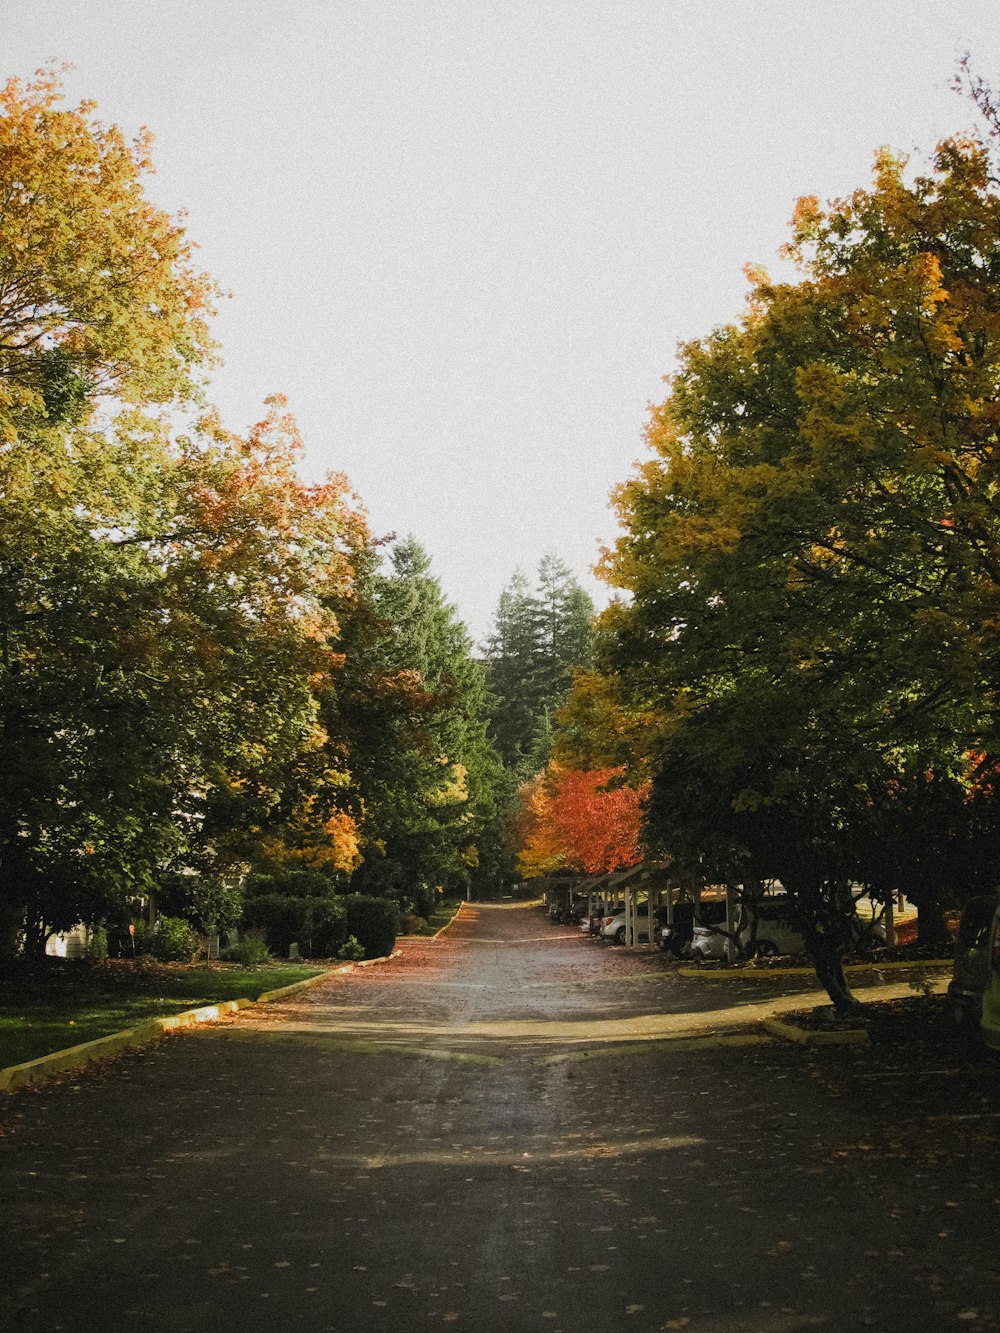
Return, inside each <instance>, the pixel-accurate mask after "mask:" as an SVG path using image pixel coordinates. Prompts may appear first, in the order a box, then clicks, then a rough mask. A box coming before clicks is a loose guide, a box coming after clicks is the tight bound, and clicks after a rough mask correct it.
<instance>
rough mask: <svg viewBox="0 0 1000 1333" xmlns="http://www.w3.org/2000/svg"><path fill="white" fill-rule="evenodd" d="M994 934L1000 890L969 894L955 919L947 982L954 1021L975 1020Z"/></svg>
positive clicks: (999, 919) (999, 930) (999, 921)
mask: <svg viewBox="0 0 1000 1333" xmlns="http://www.w3.org/2000/svg"><path fill="white" fill-rule="evenodd" d="M998 934H1000V893H989V894H983V895H982V896H980V897H978V898H970V900H969V901H968V902H967V903H966V904H965V908H964V909H963V911H962V919H961V921H960V922H959V926H958V940H957V941H956V943H955V967H954V971H953V973H952V978H951V983H950V984H949V986H948V1004H949V1007H950V1010H951V1015H952V1017H953V1018H954V1020H955V1022H956V1023H962V1024H968V1025H969V1026H973V1025H975V1024H978V1023H979V1020H980V1017H981V1014H982V1008H983V994H984V992H985V990H986V988H987V986H988V985H989V983H990V973H991V971H992V964H993V952H994V947H995V944H996V941H997V936H998Z"/></svg>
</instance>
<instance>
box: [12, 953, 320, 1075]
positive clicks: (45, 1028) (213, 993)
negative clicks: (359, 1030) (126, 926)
mask: <svg viewBox="0 0 1000 1333" xmlns="http://www.w3.org/2000/svg"><path fill="white" fill-rule="evenodd" d="M322 970H323V969H322V968H318V967H307V966H288V965H281V964H275V965H269V966H262V967H254V968H247V967H241V966H240V965H239V964H238V963H217V964H216V963H212V964H197V963H195V964H190V965H185V964H177V965H171V964H164V963H145V962H143V963H132V962H119V961H113V962H108V963H94V964H89V963H85V962H66V961H65V960H63V959H55V958H53V959H47V960H46V964H45V966H43V967H42V968H41V969H40V970H39V969H32V970H31V971H20V970H15V971H14V972H12V973H8V974H6V975H2V976H0V1068H5V1067H6V1066H7V1065H19V1064H23V1063H24V1062H25V1061H27V1060H35V1059H37V1058H38V1057H39V1056H41V1055H48V1054H50V1053H51V1052H52V1051H61V1050H63V1049H64V1048H65V1047H67V1046H77V1045H79V1044H80V1043H81V1042H84V1041H92V1040H93V1039H94V1038H95V1037H106V1036H107V1035H108V1034H109V1033H111V1032H120V1031H121V1030H122V1029H123V1028H131V1027H135V1026H136V1024H138V1023H142V1022H144V1021H145V1020H146V1019H147V1018H159V1017H161V1016H163V1015H165V1014H178V1013H181V1012H183V1010H185V1009H196V1008H198V1006H199V1005H203V1004H214V1003H215V1002H216V1001H217V1000H238V999H241V998H246V999H250V1000H255V999H256V998H257V996H258V995H260V994H262V993H263V992H264V991H268V990H276V989H277V988H278V987H279V986H290V985H291V984H292V983H293V982H295V981H303V980H305V978H306V977H312V976H315V975H316V974H317V972H321V971H322Z"/></svg>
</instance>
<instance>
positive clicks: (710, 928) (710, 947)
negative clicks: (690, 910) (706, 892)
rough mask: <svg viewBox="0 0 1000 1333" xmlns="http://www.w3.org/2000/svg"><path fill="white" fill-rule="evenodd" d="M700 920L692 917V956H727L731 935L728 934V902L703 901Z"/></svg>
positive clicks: (690, 948)
mask: <svg viewBox="0 0 1000 1333" xmlns="http://www.w3.org/2000/svg"><path fill="white" fill-rule="evenodd" d="M698 918H699V919H698V920H697V921H694V920H693V919H692V926H691V943H690V944H689V946H688V951H689V953H690V955H691V957H692V958H702V959H704V958H725V957H726V946H727V944H728V942H729V937H728V935H727V934H726V904H725V903H720V902H716V901H710V902H703V903H701V905H700V907H699V910H698Z"/></svg>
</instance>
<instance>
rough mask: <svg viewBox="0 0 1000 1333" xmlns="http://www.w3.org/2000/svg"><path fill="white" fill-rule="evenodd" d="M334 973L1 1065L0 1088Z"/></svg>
mask: <svg viewBox="0 0 1000 1333" xmlns="http://www.w3.org/2000/svg"><path fill="white" fill-rule="evenodd" d="M369 961H371V962H382V961H383V960H382V959H375V958H373V959H371V960H369ZM330 975H331V973H330V972H327V971H324V972H319V973H317V975H316V976H314V977H307V978H306V979H305V980H304V981H296V982H293V983H292V984H291V985H290V986H280V987H278V989H276V990H271V991H264V992H263V993H262V994H261V995H259V996H258V997H257V998H256V1000H250V999H246V998H245V997H243V998H240V999H236V1000H220V1001H218V1002H216V1003H215V1004H203V1005H200V1006H199V1007H198V1008H196V1009H185V1010H184V1011H183V1012H182V1013H179V1014H168V1015H166V1016H164V1017H162V1018H150V1019H147V1020H146V1021H145V1022H143V1023H139V1024H138V1025H137V1026H135V1027H131V1028H125V1029H123V1030H122V1031H121V1032H112V1033H109V1034H108V1036H106V1037H95V1038H94V1039H93V1040H92V1041H85V1042H81V1043H80V1044H79V1045H78V1046H68V1047H66V1048H65V1049H63V1050H61V1051H51V1052H50V1053H49V1054H48V1055H41V1056H39V1057H38V1059H37V1060H28V1061H26V1062H25V1063H24V1064H19V1065H8V1066H7V1067H6V1069H0V1092H13V1091H14V1090H15V1089H17V1088H22V1087H24V1086H25V1085H26V1084H28V1083H36V1082H38V1081H39V1080H41V1079H43V1078H49V1077H50V1076H51V1075H53V1074H61V1073H64V1072H66V1071H67V1070H72V1069H82V1068H84V1067H85V1066H86V1065H89V1064H91V1063H93V1061H95V1060H104V1059H106V1058H107V1057H108V1056H110V1055H117V1054H118V1053H119V1052H121V1051H127V1050H132V1049H134V1048H136V1047H138V1046H146V1045H148V1044H149V1043H150V1042H152V1041H157V1040H159V1038H160V1037H162V1036H164V1035H165V1034H166V1033H168V1032H172V1031H174V1030H175V1029H177V1028H187V1027H194V1026H195V1024H197V1023H213V1022H216V1021H217V1020H218V1019H220V1018H224V1017H226V1016H227V1015H229V1014H235V1013H238V1012H239V1010H241V1009H246V1008H248V1007H249V1006H250V1005H254V1004H269V1003H271V1002H273V1001H274V1000H280V999H284V997H285V996H286V995H292V994H294V993H295V992H297V991H301V990H305V989H306V988H307V987H309V986H315V985H316V983H317V982H318V981H323V980H324V979H325V978H327V977H328V976H330Z"/></svg>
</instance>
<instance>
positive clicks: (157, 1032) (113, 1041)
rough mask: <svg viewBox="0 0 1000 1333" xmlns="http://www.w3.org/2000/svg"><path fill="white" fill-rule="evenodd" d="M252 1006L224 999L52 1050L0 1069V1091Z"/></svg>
mask: <svg viewBox="0 0 1000 1333" xmlns="http://www.w3.org/2000/svg"><path fill="white" fill-rule="evenodd" d="M249 1004H253V1001H252V1000H223V1001H222V1002H221V1003H219V1004H206V1005H202V1006H201V1008H199V1009H186V1010H185V1011H184V1012H183V1013H180V1014H169V1015H167V1016H166V1017H164V1018H150V1019H148V1020H147V1021H146V1022H145V1023H140V1024H139V1025H138V1026H137V1027H134V1028H125V1029H124V1030H123V1031H122V1032H111V1033H109V1034H108V1036H106V1037H95V1038H94V1040H93V1041H84V1042H81V1043H80V1045H79V1046H68V1047H67V1048H66V1049H65V1050H62V1051H52V1052H50V1053H49V1054H48V1055H42V1056H39V1057H38V1059H37V1060H28V1061H27V1062H26V1063H25V1064H22V1065H9V1066H8V1067H7V1068H6V1069H0V1092H12V1091H13V1090H14V1089H15V1088H21V1087H23V1086H24V1085H25V1084H26V1083H34V1082H36V1081H37V1080H38V1079H41V1078H47V1077H48V1076H49V1075H50V1074H58V1073H61V1072H62V1071H63V1070H67V1069H82V1068H83V1067H84V1065H89V1064H90V1063H91V1062H92V1061H94V1060H103V1059H105V1058H106V1057H107V1056H109V1055H116V1054H117V1053H118V1052H119V1051H125V1050H128V1049H130V1048H131V1047H135V1046H144V1045H146V1043H147V1042H150V1041H156V1040H157V1039H158V1038H159V1037H162V1036H163V1034H164V1033H165V1032H170V1031H172V1030H173V1029H174V1028H185V1027H193V1026H194V1025H195V1024H196V1023H211V1022H214V1021H215V1020H216V1019H218V1018H221V1017H222V1016H223V1014H235V1013H236V1012H237V1011H238V1010H240V1009H244V1008H246V1006H247V1005H249Z"/></svg>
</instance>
